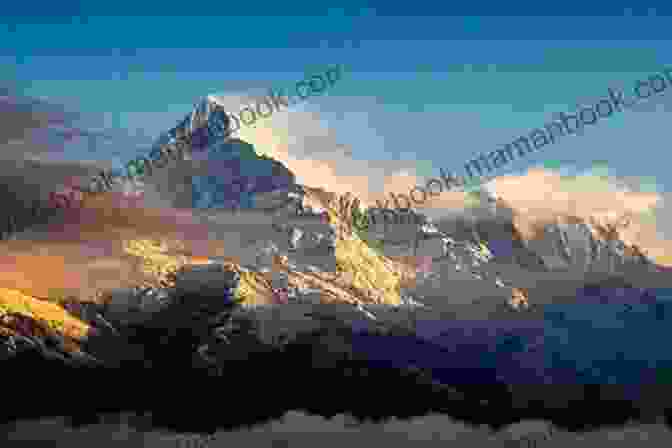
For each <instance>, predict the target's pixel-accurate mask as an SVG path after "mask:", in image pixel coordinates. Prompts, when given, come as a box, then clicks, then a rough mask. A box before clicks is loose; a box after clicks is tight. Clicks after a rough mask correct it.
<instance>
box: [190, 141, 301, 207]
mask: <svg viewBox="0 0 672 448" xmlns="http://www.w3.org/2000/svg"><path fill="white" fill-rule="evenodd" d="M207 151H208V156H207V157H208V160H207V169H208V171H209V173H211V174H209V175H207V176H194V178H193V184H192V185H193V201H192V206H193V207H194V208H242V209H251V208H256V203H255V202H256V201H255V197H256V196H257V194H259V193H269V192H272V191H277V190H282V191H286V192H289V191H290V189H291V188H292V187H293V186H294V185H295V183H296V181H295V176H294V174H293V173H292V172H291V171H289V170H288V169H287V168H286V167H285V166H284V165H283V164H282V163H280V162H278V161H276V160H272V159H264V158H259V157H257V156H256V153H255V151H254V147H253V146H252V145H250V144H249V143H246V142H243V141H241V140H238V139H232V140H229V141H227V142H217V143H215V144H213V145H212V146H210V147H209V148H208V149H207Z"/></svg>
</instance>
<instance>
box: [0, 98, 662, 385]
mask: <svg viewBox="0 0 672 448" xmlns="http://www.w3.org/2000/svg"><path fill="white" fill-rule="evenodd" d="M213 102H216V99H215V98H213V97H206V98H204V99H202V100H201V101H199V102H198V103H197V105H196V106H195V108H194V111H193V112H192V113H190V114H188V115H187V116H186V118H185V119H184V120H182V121H181V122H180V123H179V124H178V125H177V126H176V127H174V128H172V129H170V130H168V131H167V132H166V133H165V134H163V135H161V136H160V137H159V138H158V139H157V141H156V145H161V144H166V143H169V142H170V141H172V140H173V139H175V138H176V137H177V136H179V135H190V134H198V135H201V137H202V136H203V135H206V136H207V135H208V134H207V133H203V132H202V129H203V128H204V127H207V126H215V127H217V126H220V127H221V126H222V125H223V124H222V123H211V120H216V119H217V116H218V115H216V114H215V115H212V116H211V115H210V114H209V111H213V110H215V109H216V108H215V107H214V106H215V105H216V104H214V103H213ZM199 145H201V146H202V147H203V148H205V149H204V150H202V151H200V152H197V151H193V152H192V153H191V156H189V157H186V158H185V160H175V161H171V162H170V163H168V164H167V165H166V166H165V167H163V168H162V169H160V170H158V169H157V170H153V172H152V173H151V174H150V175H149V176H146V177H145V178H143V179H142V181H137V180H127V181H121V182H120V183H119V185H118V186H117V188H116V189H113V190H111V191H109V192H106V193H101V194H100V195H97V196H96V197H95V198H94V199H91V200H90V201H88V202H87V201H85V203H84V204H83V205H82V208H81V209H76V210H53V209H50V208H49V207H48V205H47V200H48V194H49V191H51V189H53V188H55V186H56V187H57V186H58V184H59V182H60V183H63V182H64V181H65V179H71V178H73V177H76V178H81V179H82V180H84V179H86V178H87V176H90V175H93V174H95V173H96V171H97V170H99V166H92V165H89V164H84V163H74V162H73V163H62V164H55V163H51V162H46V161H40V160H34V159H32V160H29V159H28V158H25V157H24V158H20V157H14V158H9V161H10V164H6V165H4V168H2V171H1V172H0V179H2V184H3V185H2V187H3V188H2V191H1V192H0V195H2V196H1V198H0V203H2V204H3V205H5V206H4V207H3V216H2V218H1V219H0V225H1V226H2V228H0V232H2V233H1V235H2V237H3V241H2V242H1V244H0V254H1V255H0V262H1V263H2V264H1V267H0V288H1V289H0V335H2V338H3V339H2V340H3V343H4V345H3V347H4V348H3V349H2V350H3V355H2V356H3V358H6V359H11V358H12V357H15V356H17V355H18V354H20V353H21V352H23V351H26V350H28V351H37V352H39V353H41V354H42V356H45V357H49V358H56V359H59V360H60V361H62V362H64V363H66V364H68V365H99V364H100V365H103V366H113V367H114V366H119V365H120V363H123V362H143V363H147V362H149V364H151V359H152V356H153V355H152V350H155V349H156V348H155V346H153V345H151V344H148V345H147V346H143V343H142V340H140V341H139V342H138V340H137V339H132V337H131V336H130V333H129V332H136V331H138V330H137V328H139V327H138V326H140V327H142V328H144V329H145V330H147V329H153V330H152V331H159V330H157V329H161V331H162V332H165V334H163V333H162V334H163V336H162V337H165V338H166V339H165V341H174V339H171V338H175V337H177V336H176V333H174V332H172V330H175V331H177V330H176V329H179V328H189V329H190V331H191V332H190V333H189V334H190V335H191V336H190V337H191V338H194V339H193V341H192V342H190V344H191V345H189V344H187V345H189V347H188V348H185V350H187V352H189V353H190V355H191V356H193V357H194V359H196V360H198V363H202V364H203V365H207V366H209V367H212V366H213V365H214V366H218V367H220V368H221V367H222V366H223V365H226V361H222V359H224V360H226V359H229V358H227V357H230V356H233V357H236V356H238V357H240V356H243V357H244V355H241V354H240V351H242V352H243V353H245V350H247V348H245V347H247V346H245V345H244V343H243V342H240V344H241V345H240V347H243V348H234V347H235V346H236V344H237V343H236V342H235V341H237V340H240V339H241V338H242V340H247V339H245V337H247V336H245V337H243V336H241V334H247V333H245V331H247V330H245V331H243V330H241V328H242V327H244V326H245V325H247V324H245V325H243V324H242V323H241V322H248V323H249V322H253V324H250V325H251V327H250V328H253V329H254V331H253V332H254V337H255V338H257V340H258V342H259V344H261V345H263V346H267V347H276V348H277V347H280V346H284V345H287V344H291V343H292V341H296V340H299V339H301V337H303V335H305V334H307V333H310V332H311V331H316V329H320V328H326V327H329V328H332V326H333V325H336V326H337V327H338V328H341V327H342V326H345V327H346V328H349V329H350V331H352V334H353V335H355V336H354V337H355V339H354V340H353V341H354V342H353V341H351V342H350V346H349V347H346V348H343V347H341V348H337V347H336V345H334V346H333V347H332V346H329V347H328V350H334V353H336V352H337V351H338V350H345V351H351V352H353V353H355V354H357V356H364V357H365V358H366V359H369V360H371V361H372V362H374V361H375V362H379V363H383V364H385V365H388V367H393V368H395V369H403V368H406V367H409V366H413V365H415V366H416V367H417V366H418V364H419V365H420V367H423V368H429V369H430V370H432V371H433V372H434V378H435V380H436V381H439V382H444V383H446V384H455V383H463V382H464V378H472V382H477V381H482V382H487V381H489V380H488V378H491V377H490V376H488V375H490V373H488V375H485V376H483V375H482V373H483V372H481V371H479V370H478V369H479V367H478V365H479V363H484V364H483V366H485V365H486V364H487V366H488V367H487V368H488V369H495V368H497V366H500V371H499V372H498V373H497V375H495V376H492V378H491V379H493V381H494V378H506V381H507V382H508V383H516V382H518V383H520V382H521V381H522V380H521V379H522V378H526V379H527V380H528V381H529V382H534V381H537V380H539V381H541V380H542V378H541V377H540V376H539V372H538V371H537V370H534V369H535V368H536V369H539V368H542V367H543V368H544V369H547V370H548V369H550V370H551V371H552V370H553V366H552V365H551V364H552V362H551V358H550V357H549V356H550V355H548V356H543V355H539V354H538V353H536V352H535V353H536V354H533V352H532V351H531V350H528V348H529V347H531V346H532V342H531V341H533V340H536V338H537V337H538V335H539V332H541V333H542V334H546V335H548V334H550V333H548V331H549V328H551V327H552V326H553V325H555V324H554V322H557V321H556V320H552V319H550V317H549V316H551V314H552V315H553V316H556V315H557V313H558V311H557V308H553V307H554V306H556V307H557V306H565V307H567V306H569V307H570V308H571V306H574V308H571V309H572V310H577V309H580V306H582V303H581V302H580V301H581V300H584V299H585V300H587V301H590V300H589V299H586V297H589V296H590V297H593V298H594V297H599V296H600V294H602V295H603V296H606V297H607V298H609V297H612V296H613V295H614V294H616V293H615V292H613V291H620V292H619V294H620V296H619V297H621V298H623V297H625V299H624V300H625V301H632V303H633V304H635V305H638V306H648V307H652V308H650V310H652V311H651V313H653V314H651V316H654V315H655V316H658V315H659V314H660V309H662V308H661V307H660V306H659V307H658V308H656V304H660V303H663V302H660V300H663V299H661V297H662V298H664V297H666V296H665V294H662V293H658V292H656V291H661V290H664V288H669V287H670V286H672V285H668V283H669V274H668V273H667V272H666V271H665V267H666V264H665V253H666V244H667V243H666V241H665V240H664V239H661V238H660V236H659V235H658V234H657V233H656V231H655V226H653V227H652V224H651V223H650V222H645V221H644V220H642V218H641V216H642V214H643V213H645V212H646V211H648V210H650V209H651V207H653V206H655V205H656V198H655V197H654V196H655V195H653V194H649V193H638V192H632V191H622V190H621V191H617V190H615V189H613V188H612V189H611V190H609V189H607V190H599V189H596V188H593V187H594V185H592V186H586V185H582V187H581V188H583V189H575V190H574V191H572V190H571V188H569V187H567V185H568V184H571V183H573V182H574V183H576V182H580V181H581V182H582V181H583V180H584V179H581V178H578V177H577V178H572V179H569V178H565V177H563V176H560V175H558V174H556V173H553V172H549V171H544V170H531V171H530V172H528V174H527V175H525V176H517V177H516V176H509V177H507V178H503V179H497V180H495V181H494V185H489V186H487V188H483V189H482V190H481V192H480V196H479V198H480V199H479V203H478V204H476V205H471V206H469V207H466V206H464V205H463V204H464V201H466V193H460V192H450V193H447V196H446V197H445V198H441V200H442V201H443V202H441V204H443V205H444V206H445V204H452V205H453V207H452V208H445V210H446V212H445V213H443V215H442V216H440V217H439V218H430V217H429V214H430V213H428V212H427V210H422V209H418V210H414V213H415V214H416V215H417V216H418V218H419V219H417V220H416V222H412V223H404V224H392V225H386V224H383V225H370V226H369V227H368V228H365V229H362V228H358V222H357V220H356V219H355V214H354V213H353V208H352V206H353V201H352V197H350V196H349V195H347V194H346V195H344V194H337V193H333V192H329V191H326V190H325V189H323V188H320V186H319V185H303V184H300V183H298V182H297V176H296V175H295V173H294V172H293V171H292V167H291V166H287V165H286V164H285V163H283V162H280V161H278V160H275V159H273V158H272V157H268V156H261V155H258V150H259V149H258V148H255V146H253V145H252V144H250V143H248V142H246V141H244V140H241V139H233V138H232V139H227V140H216V141H203V139H202V138H201V139H200V140H199ZM187 153H188V152H187ZM598 181H599V182H602V183H605V182H606V183H608V182H607V181H606V180H604V179H598ZM572 185H573V184H572ZM530 186H535V188H530ZM124 188H132V189H134V190H136V191H141V192H142V195H143V196H142V197H143V203H142V204H141V205H135V206H125V205H121V204H120V203H119V202H118V200H117V199H118V197H119V196H118V194H119V193H120V192H121V191H123V189H124ZM598 190H599V191H598ZM530 192H533V194H532V196H530ZM551 194H553V196H552V195H551ZM115 195H116V196H115ZM605 198H606V199H605ZM610 201H611V202H610ZM460 204H462V205H460ZM595 204H597V205H599V207H597V206H595ZM633 204H634V205H633ZM431 205H432V204H428V206H431ZM232 273H235V274H232ZM586 288H587V289H586ZM591 291H592V292H591ZM595 291H598V293H595ZM599 291H608V292H606V293H605V292H599ZM624 291H625V292H624ZM591 294H592V295H591ZM596 294H597V295H596ZM657 294H658V295H657ZM224 297H227V300H224ZM647 298H648V299H647ZM652 298H653V299H652ZM229 299H232V301H230V300H229ZM591 300H592V299H591ZM647 300H648V302H647ZM612 301H613V300H612ZM232 303H235V304H236V305H237V307H236V308H235V310H232V308H231V306H232ZM619 306H620V305H619ZM661 306H663V305H661ZM663 308H664V306H663ZM605 309H606V308H605ZM619 309H620V308H619ZM647 309H648V308H647ZM548 310H550V311H548ZM655 310H658V311H655ZM551 311H552V312H551ZM654 311H655V312H657V313H658V314H655V312H654ZM563 312H564V311H563ZM572 312H574V311H572ZM609 312H611V311H609ZM619 312H620V311H619ZM647 312H648V311H647ZM548 313H550V314H548ZM553 313H555V314H553ZM566 313H569V311H566ZM642 313H644V314H646V313H645V312H644V311H642ZM570 314H571V313H570ZM606 314H609V313H607V312H606V311H605V315H606ZM614 316H617V317H614V319H617V318H618V319H620V317H618V316H621V315H620V314H618V313H616V314H615V315H614ZM213 319H214V321H216V322H219V323H218V324H211V323H209V322H210V321H211V320H213ZM553 319H555V318H553ZM656 319H657V318H656ZM654 320H655V319H654ZM524 321H529V322H535V323H532V324H531V326H530V325H528V324H523V323H522V322H524ZM223 322H224V323H223ZM325 322H326V323H325ZM334 322H336V323H334ZM475 323H476V324H475ZM549 325H550V326H551V327H549ZM633 325H634V324H633ZM638 325H639V324H638ZM479 326H480V327H490V329H491V330H492V331H490V333H487V331H486V330H483V331H486V333H487V334H489V335H490V336H483V338H484V339H482V340H481V339H478V338H480V337H481V336H478V337H477V336H474V338H475V339H471V340H470V339H469V337H468V336H467V335H470V334H474V335H476V334H477V333H478V331H481V330H478V331H477V330H475V329H474V328H476V327H479ZM480 327H479V328H480ZM553 328H555V327H553ZM132 329H133V330H132ZM168 329H171V331H168ZM507 329H508V330H507ZM147 331H149V330H147ZM250 331H252V330H250ZM507 331H509V332H513V333H516V332H518V333H520V334H519V335H518V336H516V337H518V338H522V339H521V340H523V342H520V341H519V342H520V344H521V345H520V347H527V348H524V349H523V348H519V349H517V350H518V351H519V352H521V353H523V352H524V353H525V354H524V355H520V356H522V358H521V359H523V358H524V359H525V360H527V361H529V364H528V365H527V367H526V366H525V365H522V364H521V365H517V364H516V365H514V364H512V361H511V359H512V358H511V356H512V355H511V352H510V351H505V352H502V353H503V354H502V353H499V352H497V353H499V354H496V355H495V354H493V355H492V356H493V357H492V358H488V361H487V362H486V361H484V359H485V358H481V360H480V361H479V360H478V359H477V358H478V356H477V357H476V358H473V359H472V358H471V357H472V356H476V355H475V354H476V353H495V352H496V351H497V350H499V348H497V349H496V350H495V348H492V350H495V352H493V351H492V350H490V349H484V348H483V347H490V346H491V347H500V346H501V343H502V340H503V339H502V338H504V336H502V335H503V334H506V332H507ZM400 332H401V333H400ZM493 332H494V333H493ZM449 333H450V334H453V336H452V337H448V336H447V335H448V334H449ZM518 333H516V334H518ZM372 334H376V335H378V336H375V337H373V336H371V335H372ZM381 334H383V335H387V336H386V337H388V339H385V340H386V341H388V342H382V341H383V340H382V339H376V338H377V337H380V335H381ZM393 334H403V335H404V336H403V337H402V339H394V341H395V342H394V344H393V345H396V346H397V349H396V352H397V353H396V354H394V353H391V354H390V355H389V356H390V358H389V359H388V360H387V361H386V360H385V359H384V356H383V355H382V353H388V351H387V349H385V348H384V347H388V348H390V347H392V345H390V344H392V343H391V342H389V341H391V340H392V339H390V338H392V336H391V335H393ZM458 334H459V336H458ZM479 334H480V333H479ZM483 334H485V333H483ZM370 337H373V339H370ZM395 337H396V336H395ZM409 337H412V338H414V339H413V341H414V342H413V343H412V344H411V343H410V342H409V344H411V345H408V347H411V346H413V347H416V345H413V344H420V345H422V344H430V345H431V347H430V346H428V348H423V349H422V350H426V352H423V353H426V354H425V355H422V356H421V355H419V354H418V355H417V356H415V355H414V356H415V357H414V356H411V355H409V354H410V353H412V352H415V351H418V353H420V348H418V347H419V346H417V347H416V348H401V347H402V346H404V347H406V345H404V344H406V342H403V341H407V339H403V338H409ZM477 339H478V340H477ZM458 340H460V341H463V342H462V343H461V344H463V345H464V347H466V346H467V345H469V344H472V345H474V344H475V345H474V347H475V348H474V347H472V348H471V349H469V350H467V349H466V348H465V349H464V350H466V351H459V353H460V355H459V356H458V355H456V353H458V352H457V351H455V350H457V349H455V350H453V355H448V354H445V356H446V358H442V361H441V362H439V361H437V360H436V359H437V358H436V356H437V355H436V354H437V353H439V352H440V353H444V352H445V351H446V350H449V349H448V348H446V347H447V345H446V344H448V345H451V344H452V345H451V346H453V345H455V344H458V342H456V341H458ZM190 341H191V339H190ZM222 341H228V342H222ZM231 341H233V342H231ZM402 342H403V343H402ZM166 343H167V342H166ZM331 343H332V342H329V344H331ZM545 343H546V344H547V345H548V346H549V347H550V346H551V345H552V344H551V342H548V341H546V342H545ZM176 344H177V343H176ZM218 344H219V345H218ZM222 344H223V345H222ZM227 344H228V345H227ZM334 344H336V342H334ZM381 344H382V345H381ZM478 344H485V345H478ZM178 345H179V344H178ZM476 346H478V347H481V348H478V347H476ZM153 347H154V348H153ZM227 347H228V348H227ZM423 347H424V345H423ZM464 347H462V348H460V350H462V349H463V348H464ZM507 347H508V346H507ZM554 347H556V349H558V348H557V344H556V346H554ZM437 350H439V352H437ZM474 350H475V351H474ZM489 350H490V351H489ZM506 350H509V349H508V348H507V349H506ZM596 350H597V349H596ZM394 351H395V350H393V352H394ZM339 353H341V352H339ZM446 353H447V352H446ZM519 354H520V353H519ZM157 356H158V355H157ZM385 356H387V355H385ZM395 356H396V357H395ZM409 356H410V357H409ZM442 356H444V355H441V357H442ZM660 358H661V359H663V360H666V359H667V358H666V356H665V355H660ZM670 360H672V358H670ZM3 362H9V361H3ZM194 362H196V361H194ZM453 362H454V363H463V365H462V366H456V365H455V364H453V367H452V368H451V367H450V365H451V363H453ZM198 363H197V364H195V365H198ZM222 363H224V364H222ZM438 364H440V365H438ZM523 364H524V363H523ZM460 368H463V369H466V370H464V372H471V373H468V374H467V373H464V372H463V373H464V375H463V373H459V372H458V370H459V369H460ZM484 368H485V367H484ZM451 369H458V370H451ZM477 371H478V372H480V373H476V372H477ZM460 372H461V371H460ZM488 372H490V371H488ZM532 372H536V374H535V375H536V376H535V375H532ZM544 372H545V373H544V375H546V376H552V375H551V373H552V372H551V373H549V372H548V371H546V370H545V371H544ZM563 372H564V371H563ZM465 375H466V376H465ZM479 375H480V376H479ZM530 375H532V376H530ZM558 375H559V374H558ZM478 378H480V380H479V379H478ZM516 378H518V381H516ZM557 378H561V380H558V381H566V377H563V376H561V375H560V376H558V377H557ZM575 379H576V378H575ZM577 381H578V380H577ZM467 382H469V381H467Z"/></svg>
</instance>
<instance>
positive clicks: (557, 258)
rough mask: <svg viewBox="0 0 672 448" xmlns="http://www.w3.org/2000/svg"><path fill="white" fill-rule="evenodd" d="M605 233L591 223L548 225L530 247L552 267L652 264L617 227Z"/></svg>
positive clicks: (611, 269) (607, 269)
mask: <svg viewBox="0 0 672 448" xmlns="http://www.w3.org/2000/svg"><path fill="white" fill-rule="evenodd" d="M612 230H614V231H613V232H611V234H605V232H604V231H602V229H599V228H598V227H597V226H595V225H593V224H590V223H587V222H570V223H563V222H560V223H555V224H548V225H546V226H545V227H544V230H543V232H542V233H541V234H539V235H537V237H536V238H535V239H532V240H528V241H526V246H527V247H528V248H530V249H531V250H533V251H534V252H535V253H537V254H538V255H539V256H540V257H541V258H542V259H543V260H544V263H545V264H546V265H547V266H548V267H549V269H551V270H555V269H561V270H564V269H567V270H579V271H586V272H588V271H590V272H601V273H609V274H615V273H622V272H624V271H625V270H627V269H628V268H630V267H633V266H646V265H650V264H651V261H650V260H648V259H647V257H645V256H644V255H643V254H642V253H641V251H640V250H639V249H638V248H637V247H636V246H628V245H626V243H624V242H623V241H622V240H621V239H620V238H619V235H618V231H616V229H612Z"/></svg>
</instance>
